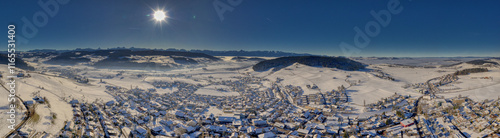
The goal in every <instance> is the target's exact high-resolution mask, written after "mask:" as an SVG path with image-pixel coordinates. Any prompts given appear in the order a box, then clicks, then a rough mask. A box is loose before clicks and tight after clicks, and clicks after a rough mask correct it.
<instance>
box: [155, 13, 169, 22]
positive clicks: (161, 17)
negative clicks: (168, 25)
mask: <svg viewBox="0 0 500 138" xmlns="http://www.w3.org/2000/svg"><path fill="white" fill-rule="evenodd" d="M153 17H154V18H155V20H156V21H163V20H165V18H167V15H165V12H164V11H162V10H158V11H155V13H154V14H153Z"/></svg>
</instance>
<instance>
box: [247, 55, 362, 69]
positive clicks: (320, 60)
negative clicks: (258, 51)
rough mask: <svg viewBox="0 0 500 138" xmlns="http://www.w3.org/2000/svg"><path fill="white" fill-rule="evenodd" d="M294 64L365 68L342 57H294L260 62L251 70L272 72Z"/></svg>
mask: <svg viewBox="0 0 500 138" xmlns="http://www.w3.org/2000/svg"><path fill="white" fill-rule="evenodd" d="M294 63H300V64H304V65H308V66H320V67H328V68H338V69H343V70H359V69H364V68H365V65H364V64H362V63H359V62H356V61H353V60H350V59H348V58H344V57H326V56H294V57H280V58H276V59H271V60H265V61H261V62H259V63H257V64H255V65H254V66H253V70H254V71H266V70H269V69H271V68H274V70H279V69H281V68H284V67H287V66H290V65H292V64H294Z"/></svg>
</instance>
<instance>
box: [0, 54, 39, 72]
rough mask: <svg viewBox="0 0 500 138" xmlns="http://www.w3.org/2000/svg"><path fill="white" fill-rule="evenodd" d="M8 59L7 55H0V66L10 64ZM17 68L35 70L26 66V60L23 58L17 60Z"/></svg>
mask: <svg viewBox="0 0 500 138" xmlns="http://www.w3.org/2000/svg"><path fill="white" fill-rule="evenodd" d="M8 63H9V61H8V57H7V55H6V54H0V64H8ZM16 68H20V69H24V70H35V68H34V67H32V66H30V65H28V64H26V62H25V61H24V60H22V59H21V58H16Z"/></svg>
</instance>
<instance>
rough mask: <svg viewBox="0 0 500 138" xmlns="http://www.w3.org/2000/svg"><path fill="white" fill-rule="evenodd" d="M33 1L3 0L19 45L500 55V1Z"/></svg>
mask: <svg viewBox="0 0 500 138" xmlns="http://www.w3.org/2000/svg"><path fill="white" fill-rule="evenodd" d="M39 1H41V2H42V3H44V2H47V3H54V2H55V3H57V5H58V6H57V7H58V8H55V7H54V6H53V5H51V6H48V7H49V10H52V11H53V10H56V9H57V11H56V12H47V11H45V10H44V8H43V7H44V6H40V5H39V4H38V2H39ZM39 1H38V0H8V1H3V2H2V5H1V8H0V11H2V12H1V13H2V14H1V15H0V19H1V20H2V26H4V27H0V28H2V32H7V25H8V24H15V25H16V27H17V28H16V32H17V33H16V35H17V36H18V38H17V40H18V44H17V47H18V48H17V49H20V50H31V49H75V48H98V47H100V48H112V47H142V48H164V49H166V48H182V49H208V50H279V51H285V52H297V53H311V54H319V55H331V56H345V55H348V54H346V52H343V51H342V48H341V47H340V46H339V45H340V44H341V43H342V42H344V43H346V44H348V45H350V46H349V47H348V50H352V49H354V50H355V51H357V52H356V53H353V54H352V55H350V56H404V57H406V56H500V8H498V7H499V6H500V1H499V0H482V1H478V0H399V1H398V0H376V1H374V0H366V1H361V0H356V1H346V0H342V1H340V0H314V1H313V0H65V1H69V2H67V3H65V1H64V0H39ZM239 1H241V2H239ZM398 2H399V5H397V3H398ZM214 3H215V5H216V6H214ZM388 5H389V7H388ZM391 5H392V6H391ZM157 9H163V10H165V12H166V13H167V16H168V18H167V19H166V21H164V22H161V23H159V22H157V21H155V20H153V17H152V14H153V11H154V10H157ZM216 9H219V11H225V12H224V13H222V14H221V13H219V14H218V12H217V10H216ZM391 9H392V10H393V11H394V10H396V11H397V12H394V13H392V12H388V13H389V15H390V16H391V18H390V21H388V22H387V23H386V24H385V26H384V25H382V24H381V22H379V21H377V19H376V17H374V16H373V15H372V14H371V13H370V11H374V12H375V13H383V12H384V11H390V10H391ZM44 15H45V16H44ZM381 15H382V14H381ZM23 17H25V18H26V20H27V21H28V22H31V23H26V22H25V21H23V20H22V19H23ZM33 17H37V18H36V19H33ZM222 18H223V20H221V19H222ZM380 19H382V20H383V21H387V18H386V16H380ZM36 20H37V21H36ZM44 21H46V22H44ZM374 23H375V24H374ZM27 24H33V25H32V26H34V27H35V28H36V29H37V31H33V30H31V31H30V30H29V29H27V28H30V27H25V26H29V25H27ZM367 25H368V26H369V27H368V31H370V29H371V31H372V33H371V36H370V35H368V34H366V33H367V32H366V30H365V26H367ZM370 25H371V26H370ZM376 25H378V27H379V28H378V29H377V28H376V27H374V26H376ZM355 27H359V28H360V30H361V31H362V32H363V33H364V35H365V38H366V37H368V38H369V39H370V41H369V43H366V41H362V40H361V39H357V40H358V41H359V42H362V43H363V44H365V45H363V46H361V45H356V44H355V43H354V41H355V38H359V37H356V36H359V33H356V31H355V30H354V28H355ZM374 31H378V32H377V33H373V32H374ZM4 35H7V33H5V34H4ZM21 37H24V38H25V40H20V39H22V38H21ZM26 40H27V41H26Z"/></svg>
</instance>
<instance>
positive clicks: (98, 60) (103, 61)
mask: <svg viewBox="0 0 500 138" xmlns="http://www.w3.org/2000/svg"><path fill="white" fill-rule="evenodd" d="M218 60H220V59H219V58H216V57H214V56H210V55H207V54H203V53H193V52H179V51H157V50H146V51H133V50H128V49H119V50H94V51H90V50H85V51H70V52H63V53H60V54H59V55H57V56H55V57H54V58H51V59H49V60H47V61H46V62H45V63H47V64H57V65H76V64H88V65H92V66H95V67H98V68H144V67H158V68H170V67H174V66H179V65H181V64H198V63H199V61H218Z"/></svg>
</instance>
